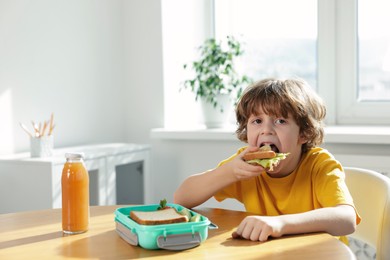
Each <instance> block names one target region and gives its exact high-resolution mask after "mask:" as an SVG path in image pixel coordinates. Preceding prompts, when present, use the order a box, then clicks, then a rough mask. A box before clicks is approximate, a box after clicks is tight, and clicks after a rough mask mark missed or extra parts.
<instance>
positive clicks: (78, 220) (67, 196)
mask: <svg viewBox="0 0 390 260" xmlns="http://www.w3.org/2000/svg"><path fill="white" fill-rule="evenodd" d="M65 157H66V163H65V165H64V168H63V170H62V178H61V186H62V230H63V232H64V233H66V234H78V233H83V232H85V231H87V230H88V222H89V176H88V171H87V169H86V168H85V165H84V161H83V154H79V153H67V154H65Z"/></svg>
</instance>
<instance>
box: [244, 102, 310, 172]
mask: <svg viewBox="0 0 390 260" xmlns="http://www.w3.org/2000/svg"><path fill="white" fill-rule="evenodd" d="M247 136H248V144H249V146H254V147H261V146H263V145H270V146H271V148H272V150H274V151H275V152H278V153H290V154H289V155H288V156H287V158H286V159H285V160H282V161H281V162H280V164H279V165H278V166H277V167H274V169H273V171H267V173H268V174H269V175H270V176H272V177H284V176H287V175H289V174H290V173H291V172H292V171H293V170H294V169H295V168H296V167H297V165H298V163H299V160H300V158H301V150H302V144H304V143H305V142H306V140H305V139H304V138H303V137H301V136H300V133H299V126H298V125H297V123H296V122H295V120H294V119H293V118H292V117H291V116H289V117H288V118H282V117H276V116H271V115H267V114H265V113H264V112H263V111H262V110H261V109H260V110H259V111H258V114H256V115H251V116H250V117H249V120H248V123H247Z"/></svg>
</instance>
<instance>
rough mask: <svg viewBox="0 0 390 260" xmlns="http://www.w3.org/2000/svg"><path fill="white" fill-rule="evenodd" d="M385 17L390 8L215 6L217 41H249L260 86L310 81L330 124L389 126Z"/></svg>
mask: <svg viewBox="0 0 390 260" xmlns="http://www.w3.org/2000/svg"><path fill="white" fill-rule="evenodd" d="M388 13H390V2H389V1H388V0H359V1H358V0H354V1H345V0H338V1H337V0H318V1H312V0H299V1H298V0H296V1H289V0H275V1H267V0H215V35H216V37H217V38H219V37H223V36H224V35H235V36H236V37H237V36H238V37H241V38H243V39H244V41H245V42H246V45H245V48H246V54H245V55H246V56H245V57H243V62H242V65H241V70H243V71H245V72H246V73H248V74H249V75H250V76H252V77H253V78H255V79H261V78H264V77H269V76H283V77H288V76H299V77H302V78H304V79H306V80H307V81H308V82H309V83H310V84H311V86H313V87H314V88H316V90H317V91H318V92H319V94H320V95H321V96H322V97H323V98H324V100H325V102H326V103H327V106H328V118H327V121H328V122H327V123H328V124H380V123H381V124H382V123H383V122H384V121H386V123H390V119H389V117H388V116H387V115H386V113H387V112H385V111H389V109H390V71H389V70H390V31H389V30H386V29H384V28H386V26H387V24H390V16H389V15H388ZM317 14H318V15H317Z"/></svg>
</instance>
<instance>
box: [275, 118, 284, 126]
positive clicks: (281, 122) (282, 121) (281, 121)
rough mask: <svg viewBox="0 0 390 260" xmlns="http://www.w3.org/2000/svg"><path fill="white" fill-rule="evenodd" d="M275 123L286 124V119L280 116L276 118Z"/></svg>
mask: <svg viewBox="0 0 390 260" xmlns="http://www.w3.org/2000/svg"><path fill="white" fill-rule="evenodd" d="M275 123H277V124H281V125H282V124H285V123H286V120H284V119H282V118H279V119H276V121H275Z"/></svg>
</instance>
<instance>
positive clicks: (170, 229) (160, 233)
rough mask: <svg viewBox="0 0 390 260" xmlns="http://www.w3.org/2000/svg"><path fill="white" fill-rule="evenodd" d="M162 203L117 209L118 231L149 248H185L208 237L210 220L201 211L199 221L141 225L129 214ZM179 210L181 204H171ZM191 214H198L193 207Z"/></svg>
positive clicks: (120, 234) (121, 234)
mask: <svg viewBox="0 0 390 260" xmlns="http://www.w3.org/2000/svg"><path fill="white" fill-rule="evenodd" d="M159 206H160V205H159V204H153V205H140V206H131V207H123V208H118V209H116V210H115V222H116V231H117V233H118V234H119V236H120V237H122V238H123V239H124V240H125V241H126V242H127V243H129V244H131V245H134V246H137V245H139V246H141V247H143V248H146V249H168V250H184V249H189V248H193V247H196V246H198V245H200V243H201V242H203V241H204V240H206V238H207V235H208V227H209V225H210V221H209V219H208V218H207V217H205V216H202V215H200V221H198V222H184V223H174V224H163V225H140V224H138V223H137V222H135V221H133V220H132V219H131V218H130V217H129V216H130V212H131V211H155V210H157V208H158V207H159ZM167 206H170V207H172V208H175V209H176V210H178V211H181V210H182V209H184V207H183V206H181V205H178V204H169V203H168V204H167ZM190 212H191V215H195V214H198V213H196V212H194V211H191V210H190Z"/></svg>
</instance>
